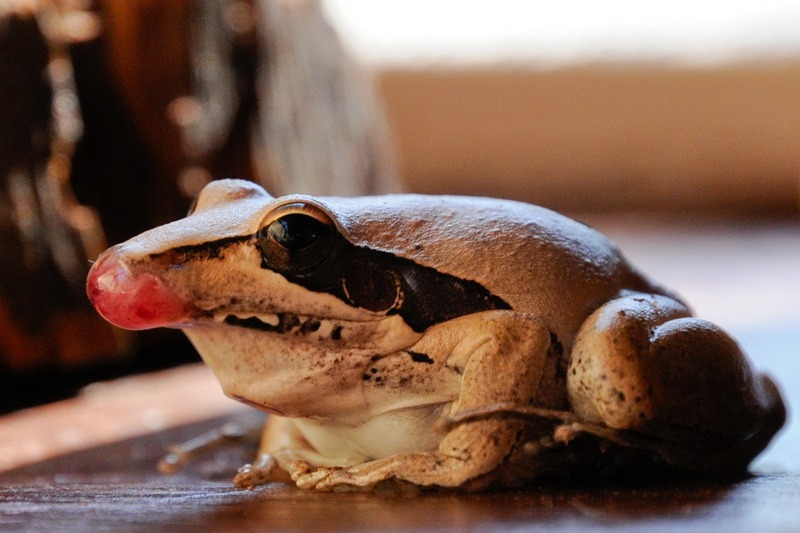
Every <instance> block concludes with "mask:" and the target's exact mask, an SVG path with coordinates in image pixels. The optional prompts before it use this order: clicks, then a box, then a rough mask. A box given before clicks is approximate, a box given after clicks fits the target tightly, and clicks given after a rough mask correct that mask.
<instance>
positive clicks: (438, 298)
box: [261, 237, 511, 339]
mask: <svg viewBox="0 0 800 533" xmlns="http://www.w3.org/2000/svg"><path fill="white" fill-rule="evenodd" d="M261 266H262V268H267V269H270V270H273V271H274V272H278V273H280V274H281V275H283V276H284V277H285V278H286V279H287V280H289V281H291V282H292V283H296V284H298V285H302V286H303V287H305V288H307V289H309V290H312V291H315V292H324V293H328V294H332V295H334V296H336V297H337V298H339V299H341V300H342V301H344V302H346V303H348V304H349V305H352V306H354V307H360V308H363V309H368V310H371V311H376V312H382V313H385V314H387V315H392V314H399V315H400V316H402V317H403V320H405V322H406V323H407V324H408V325H409V326H411V328H412V329H413V330H414V331H417V332H422V331H425V330H426V329H428V328H429V327H431V326H433V325H434V324H439V323H441V322H446V321H448V320H451V319H453V318H457V317H459V316H464V315H469V314H472V313H478V312H480V311H488V310H491V309H511V306H510V305H509V304H508V303H507V302H506V301H505V300H503V299H502V298H501V297H499V296H497V295H495V294H492V293H491V292H490V291H489V290H487V289H486V288H485V287H484V286H482V285H481V284H480V283H478V282H476V281H474V280H469V279H461V278H458V277H456V276H453V275H450V274H445V273H443V272H439V271H438V270H436V269H434V268H430V267H426V266H422V265H419V264H417V263H415V262H414V261H412V260H410V259H405V258H402V257H398V256H395V255H394V254H391V253H388V252H382V251H378V250H371V249H369V248H364V247H358V246H354V245H353V244H351V243H350V242H348V241H346V240H344V239H343V238H341V237H339V240H338V242H337V243H336V245H335V246H333V247H332V252H331V253H330V254H329V255H328V256H327V257H326V258H325V259H324V260H322V261H321V262H320V263H319V264H318V265H316V266H315V267H314V268H312V269H310V270H304V271H302V272H291V271H283V270H282V269H281V268H280V267H279V266H274V267H273V266H272V265H270V264H269V263H268V262H267V261H266V258H264V261H263V262H262V265H261ZM335 334H336V331H334V333H332V335H331V338H334V339H336V337H335V336H334V335H335Z"/></svg>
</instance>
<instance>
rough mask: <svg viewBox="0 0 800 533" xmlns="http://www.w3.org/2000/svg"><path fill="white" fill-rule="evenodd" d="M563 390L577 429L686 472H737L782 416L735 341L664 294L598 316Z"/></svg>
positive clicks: (585, 329)
mask: <svg viewBox="0 0 800 533" xmlns="http://www.w3.org/2000/svg"><path fill="white" fill-rule="evenodd" d="M567 388H568V393H569V399H570V402H571V404H572V407H573V409H574V411H575V414H576V415H577V417H578V419H579V420H582V421H584V422H586V423H587V424H584V425H582V429H581V431H585V432H587V433H596V434H597V435H599V436H601V438H604V439H609V440H616V441H617V442H619V443H622V444H624V445H633V446H638V447H642V448H645V449H650V450H652V451H654V452H656V454H657V455H659V456H661V458H662V459H664V460H665V461H667V462H668V463H671V464H673V465H676V466H681V467H684V468H689V469H693V470H702V471H717V472H727V473H732V472H735V471H741V470H743V469H744V468H746V466H747V464H748V463H749V462H750V460H751V459H752V458H753V457H754V456H755V455H756V454H757V453H758V452H759V451H760V450H761V449H763V447H764V446H765V445H766V443H767V442H769V440H770V439H771V437H772V436H773V435H774V433H775V432H776V431H777V430H778V429H779V428H780V427H781V425H782V424H783V419H784V417H785V409H784V406H783V403H782V401H781V399H780V394H779V393H778V391H777V389H776V387H775V385H774V384H773V382H772V381H771V380H770V379H769V378H768V377H766V376H763V375H758V374H756V373H755V372H754V371H753V370H752V368H751V366H750V364H749V362H748V361H747V358H746V357H745V356H744V354H743V353H742V352H741V350H740V348H739V346H738V345H737V344H736V342H734V341H733V339H731V338H730V337H729V336H728V335H727V334H726V333H725V332H724V331H722V330H721V329H720V328H719V327H717V326H715V325H714V324H711V323H709V322H707V321H704V320H701V319H698V318H694V317H691V316H690V315H689V312H688V310H687V309H686V308H685V307H684V306H683V305H682V304H680V303H678V302H676V301H675V300H673V299H671V298H668V297H665V296H656V295H643V294H634V295H630V296H626V297H623V298H619V299H617V300H613V301H611V302H609V303H607V304H605V305H604V306H602V307H601V308H600V309H598V310H597V311H595V312H594V313H593V314H592V315H591V316H590V317H589V318H588V319H587V320H586V321H585V322H584V324H583V325H582V327H581V329H580V331H579V332H578V335H577V337H576V340H575V346H574V348H573V352H572V356H571V360H570V366H569V370H568V381H567ZM577 426H581V424H577ZM592 427H595V428H598V429H597V431H595V430H593V429H592Z"/></svg>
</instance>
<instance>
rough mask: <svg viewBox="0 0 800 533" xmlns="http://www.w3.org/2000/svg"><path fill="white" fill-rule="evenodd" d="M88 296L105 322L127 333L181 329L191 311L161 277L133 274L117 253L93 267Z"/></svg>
mask: <svg viewBox="0 0 800 533" xmlns="http://www.w3.org/2000/svg"><path fill="white" fill-rule="evenodd" d="M86 294H87V296H88V297H89V301H91V302H92V305H94V306H95V308H96V309H97V312H98V313H100V314H101V315H102V316H103V318H105V319H106V320H108V321H109V322H111V323H112V324H114V325H115V326H119V327H121V328H125V329H134V330H138V329H150V328H156V327H180V326H181V325H184V324H185V323H186V322H187V319H188V315H189V310H190V307H191V306H190V305H188V304H187V303H186V302H184V301H183V300H182V299H181V298H179V297H178V296H177V295H176V294H175V293H174V292H173V291H171V290H170V289H169V288H168V287H167V286H166V285H165V284H164V282H163V281H162V280H161V279H159V278H158V277H157V276H154V275H153V274H149V273H141V274H136V275H134V274H132V273H131V271H130V268H129V267H128V265H127V264H125V262H124V261H122V260H121V259H120V257H119V256H118V255H117V254H116V252H114V251H113V250H110V251H108V252H106V253H104V254H102V255H101V256H100V257H99V258H98V260H97V262H96V263H95V264H94V266H92V268H91V270H90V271H89V276H88V277H87V279H86Z"/></svg>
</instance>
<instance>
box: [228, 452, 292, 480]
mask: <svg viewBox="0 0 800 533" xmlns="http://www.w3.org/2000/svg"><path fill="white" fill-rule="evenodd" d="M282 474H283V470H281V468H280V466H279V465H278V462H277V461H276V460H275V458H274V457H273V456H272V455H271V454H269V453H261V454H259V456H258V460H257V461H256V462H255V463H248V464H246V465H244V466H242V467H241V468H240V469H239V471H238V472H237V473H236V476H235V477H234V478H233V484H234V485H235V486H236V487H237V488H240V489H252V488H253V487H257V486H259V485H266V484H267V483H271V482H273V481H284V480H285V476H283V475H282Z"/></svg>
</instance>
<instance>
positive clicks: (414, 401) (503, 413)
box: [88, 180, 785, 490]
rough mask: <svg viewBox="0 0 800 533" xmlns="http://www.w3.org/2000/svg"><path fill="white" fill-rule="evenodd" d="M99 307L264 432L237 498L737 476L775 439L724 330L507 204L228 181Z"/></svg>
mask: <svg viewBox="0 0 800 533" xmlns="http://www.w3.org/2000/svg"><path fill="white" fill-rule="evenodd" d="M88 294H89V297H90V298H91V300H92V302H93V303H94V305H95V306H96V307H97V309H98V311H99V312H100V313H101V314H102V315H103V316H104V317H105V318H106V319H108V320H109V321H110V322H112V323H114V324H116V325H118V326H120V327H123V328H128V329H134V330H135V329H146V328H154V327H171V328H180V329H182V330H183V331H184V332H185V333H186V335H187V336H188V337H189V339H190V340H191V342H192V343H193V344H194V346H195V347H196V348H197V350H198V352H199V353H200V355H201V356H202V358H203V359H204V360H205V362H206V363H207V364H208V365H209V366H210V367H211V369H212V370H213V372H214V373H215V375H216V376H217V378H218V379H219V381H220V383H221V385H222V388H223V390H224V392H225V393H226V394H227V395H228V396H230V397H232V398H235V399H237V400H240V401H242V402H244V403H246V404H249V405H251V406H254V407H256V408H258V409H261V410H263V411H266V412H267V413H270V416H269V417H268V421H267V424H266V426H265V428H264V430H263V435H262V440H261V448H260V450H259V457H258V460H257V461H255V462H254V464H253V465H246V466H245V467H244V468H243V469H242V470H241V471H240V472H239V474H238V476H237V478H236V483H237V484H238V485H240V486H253V485H257V484H261V483H266V482H269V481H272V480H288V479H289V478H291V480H293V481H294V482H295V483H296V484H297V486H299V487H302V488H315V489H319V490H331V489H342V488H371V487H374V486H375V485H377V484H379V483H381V482H384V481H404V482H408V483H412V484H416V485H420V486H429V487H439V488H459V489H462V490H477V489H483V488H487V487H516V486H520V485H524V484H526V483H529V482H530V481H531V480H534V479H537V478H539V477H540V476H542V475H544V474H550V473H553V472H558V471H564V470H569V469H571V468H574V467H576V466H577V467H581V468H584V467H585V468H599V467H598V465H603V464H604V465H606V466H609V465H616V464H622V463H625V462H626V461H643V462H651V463H658V464H666V465H673V466H675V467H678V468H680V469H687V470H694V471H701V472H711V473H731V474H733V473H737V472H738V473H741V472H743V471H744V470H745V469H746V468H747V465H748V464H749V462H750V461H751V460H752V459H753V458H754V457H755V456H756V455H757V454H758V453H759V452H760V451H761V450H762V449H764V447H765V446H766V445H767V444H768V443H769V441H770V439H771V438H772V437H773V435H774V434H775V433H776V431H778V429H779V428H780V427H781V426H782V424H783V421H784V418H785V410H784V406H783V402H782V400H781V397H780V394H779V393H778V391H777V389H776V387H775V385H774V383H773V382H772V381H771V380H770V379H769V378H767V377H765V376H763V375H760V374H757V373H755V372H754V371H753V369H752V368H751V366H750V364H749V363H748V361H747V359H746V358H745V356H744V355H743V354H742V352H741V351H740V348H739V347H738V345H737V344H736V343H735V342H734V341H733V340H732V339H731V338H730V337H729V336H728V335H727V334H726V333H725V332H724V331H722V330H721V329H720V328H719V327H717V326H715V325H713V324H711V323H709V322H706V321H704V320H701V319H698V318H694V317H692V316H691V313H690V311H689V310H688V309H687V307H686V305H685V304H684V303H682V302H681V301H680V300H679V299H678V298H677V297H676V296H675V295H673V294H671V293H670V292H668V291H666V290H665V289H663V288H661V287H659V286H658V285H654V284H653V283H651V282H650V281H648V280H647V279H645V278H644V277H643V276H642V275H640V274H639V273H638V272H637V271H636V270H635V269H634V268H632V267H631V266H630V265H629V264H628V263H627V262H626V261H625V259H624V258H623V257H622V255H621V254H620V252H619V251H618V250H617V248H616V247H615V246H614V244H613V243H611V242H610V241H609V240H608V239H607V238H606V237H604V236H603V235H601V234H599V233H597V232H595V231H593V230H592V229H590V228H588V227H586V226H584V225H582V224H580V223H577V222H575V221H573V220H570V219H568V218H565V217H563V216H561V215H558V214H556V213H553V212H551V211H548V210H546V209H543V208H540V207H535V206H532V205H526V204H522V203H517V202H511V201H502V200H494V199H485V198H464V197H446V196H418V195H394V196H378V197H363V198H312V197H307V196H300V195H293V196H286V197H282V198H272V197H271V196H269V195H268V194H267V193H266V192H265V191H264V190H263V189H262V188H261V187H259V186H257V185H255V184H253V183H249V182H245V181H238V180H220V181H216V182H212V183H211V184H209V185H208V186H207V187H206V188H205V189H204V190H203V191H202V193H201V194H200V196H199V197H198V198H197V201H196V204H195V206H194V207H193V210H192V212H191V213H190V215H189V216H188V217H187V218H185V219H183V220H179V221H177V222H174V223H171V224H168V225H165V226H162V227H159V228H156V229H153V230H150V231H148V232H146V233H143V234H142V235H139V236H138V237H135V238H133V239H131V240H129V241H127V242H125V243H123V244H120V245H118V246H115V247H113V248H111V249H110V250H108V251H107V252H105V253H104V254H103V255H102V256H101V257H100V258H99V259H98V260H97V262H96V263H95V265H94V266H93V268H92V270H91V272H90V274H89V279H88Z"/></svg>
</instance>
